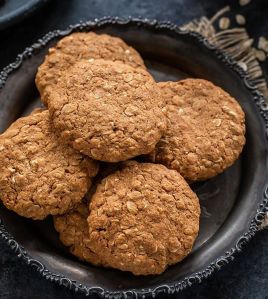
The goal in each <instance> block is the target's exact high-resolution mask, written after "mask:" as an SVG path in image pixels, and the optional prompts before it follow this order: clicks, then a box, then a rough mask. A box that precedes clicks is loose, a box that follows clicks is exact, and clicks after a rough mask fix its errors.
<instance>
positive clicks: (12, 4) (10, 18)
mask: <svg viewBox="0 0 268 299" xmlns="http://www.w3.org/2000/svg"><path fill="white" fill-rule="evenodd" d="M47 1H48V0H8V1H5V0H1V1H0V29H4V28H7V27H8V26H11V25H13V24H15V23H18V22H19V21H21V20H22V19H24V18H26V17H27V16H29V15H31V14H32V13H34V12H35V11H36V10H37V9H39V8H41V7H42V6H43V5H44V4H45V3H46V2H47Z"/></svg>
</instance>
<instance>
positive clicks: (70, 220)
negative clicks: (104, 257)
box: [53, 202, 103, 266]
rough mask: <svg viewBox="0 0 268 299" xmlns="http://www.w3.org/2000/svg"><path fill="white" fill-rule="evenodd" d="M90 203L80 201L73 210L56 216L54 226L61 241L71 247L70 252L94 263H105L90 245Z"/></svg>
mask: <svg viewBox="0 0 268 299" xmlns="http://www.w3.org/2000/svg"><path fill="white" fill-rule="evenodd" d="M88 215H89V209H88V203H87V202H82V203H80V204H79V205H78V206H77V207H76V208H75V209H74V210H73V211H70V212H69V213H67V214H64V215H59V216H54V217H53V221H54V227H55V229H56V231H57V232H58V233H59V236H60V240H61V242H62V243H63V244H64V245H65V246H67V247H69V250H70V252H71V253H72V254H73V255H75V256H76V257H78V258H79V259H80V260H83V261H86V262H89V263H91V264H93V265H96V266H97V265H101V264H103V263H102V262H101V260H100V259H99V258H98V255H97V254H95V253H94V252H93V251H92V250H91V249H90V248H89V246H88V243H89V238H88V237H89V235H88V230H89V228H88V223H87V218H88Z"/></svg>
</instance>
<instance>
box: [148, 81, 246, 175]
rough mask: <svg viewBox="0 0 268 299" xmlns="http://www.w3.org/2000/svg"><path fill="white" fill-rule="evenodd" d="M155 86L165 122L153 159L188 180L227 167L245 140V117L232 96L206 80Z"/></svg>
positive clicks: (237, 154)
mask: <svg viewBox="0 0 268 299" xmlns="http://www.w3.org/2000/svg"><path fill="white" fill-rule="evenodd" d="M158 85H159V86H160V88H161V89H162V93H163V96H164V97H165V99H166V102H167V104H166V111H167V118H168V126H167V131H166V133H165V134H164V136H163V137H162V138H161V140H160V142H159V143H158V144H157V146H156V149H155V150H154V152H153V155H152V156H154V161H155V162H156V163H162V164H164V165H165V166H167V167H168V168H172V169H175V170H177V171H179V173H180V174H181V175H182V176H183V177H184V178H185V179H187V180H189V181H196V180H205V179H208V178H211V177H213V176H215V175H217V174H219V173H221V172H223V171H224V170H225V169H226V168H227V167H229V166H231V165H232V164H233V163H234V161H235V160H236V159H237V158H238V157H239V155H240V153H241V151H242V149H243V146H244V144H245V116H244V112H243V110H242V109H241V107H240V106H239V104H238V103H237V101H236V100H235V99H234V98H232V97H231V96H230V95H229V94H228V93H227V92H225V91H223V90H222V89H221V88H220V87H218V86H215V85H214V84H212V83H211V82H208V81H206V80H201V79H186V80H182V81H179V82H162V83H158Z"/></svg>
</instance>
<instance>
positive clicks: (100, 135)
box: [0, 32, 245, 275]
mask: <svg viewBox="0 0 268 299" xmlns="http://www.w3.org/2000/svg"><path fill="white" fill-rule="evenodd" d="M36 85H37V88H38V90H39V92H40V95H41V101H42V102H43V104H44V107H45V108H42V109H37V110H34V111H33V112H32V113H31V114H30V115H29V116H27V117H24V118H20V119H18V120H17V121H15V122H14V123H13V124H12V125H11V126H10V127H9V128H8V129H7V130H6V132H4V133H3V134H2V135H1V136H0V197H1V200H2V201H3V203H4V205H5V206H6V207H7V208H8V209H10V210H13V211H14V212H16V213H17V214H19V215H21V216H24V217H28V218H32V219H35V220H42V219H44V218H46V217H47V216H48V215H53V219H54V225H55V228H56V230H57V231H58V233H59V237H60V240H61V241H62V243H63V244H64V245H66V246H67V247H68V248H69V250H70V252H71V253H72V254H73V255H75V256H76V257H78V258H79V259H81V260H84V261H87V262H89V263H91V264H93V265H98V266H103V267H112V268H116V269H120V270H122V271H130V272H132V273H134V274H135V275H149V274H160V273H162V272H163V271H164V270H165V269H166V268H167V266H169V265H172V264H175V263H177V262H179V261H181V260H182V259H183V258H185V257H186V256H187V255H188V254H189V253H190V251H191V249H192V247H193V244H194V241H195V239H196V237H197V234H198V230H199V217H200V206H199V201H198V198H197V196H196V194H195V193H194V192H193V191H192V190H191V188H190V186H189V184H190V183H192V182H194V181H199V180H206V179H209V178H212V177H213V176H216V175H217V174H219V173H221V172H223V171H224V170H225V169H226V168H227V167H229V166H231V165H232V164H233V163H234V161H235V160H236V159H237V158H238V157H239V155H240V153H241V151H242V148H243V146H244V144H245V117H244V113H243V111H242V109H241V107H240V106H239V104H238V103H237V101H236V100H235V99H234V98H232V97H231V96H230V95H229V94H228V93H226V92H225V91H223V90H222V89H221V88H220V87H217V86H215V85H213V84H212V83H211V82H208V81H205V80H201V79H186V80H182V81H178V82H160V83H156V82H155V81H154V79H153V78H152V76H151V75H150V74H149V73H148V71H147V69H146V67H145V65H144V62H143V60H142V58H141V56H140V55H139V54H138V53H137V52H136V50H134V49H133V48H132V47H130V46H128V45H127V44H126V43H125V42H124V41H122V40H121V39H119V38H116V37H112V36H109V35H105V34H102V35H97V34H95V33H93V32H90V33H74V34H71V35H69V36H67V37H65V38H63V39H62V40H60V41H59V42H58V43H57V45H56V46H55V47H54V48H52V49H50V50H49V53H48V54H47V56H46V58H45V61H44V62H43V64H42V65H41V66H40V67H39V69H38V72H37V75H36ZM141 155H143V160H144V159H146V162H145V163H140V162H137V160H138V159H136V157H138V156H141ZM135 159H136V160H135Z"/></svg>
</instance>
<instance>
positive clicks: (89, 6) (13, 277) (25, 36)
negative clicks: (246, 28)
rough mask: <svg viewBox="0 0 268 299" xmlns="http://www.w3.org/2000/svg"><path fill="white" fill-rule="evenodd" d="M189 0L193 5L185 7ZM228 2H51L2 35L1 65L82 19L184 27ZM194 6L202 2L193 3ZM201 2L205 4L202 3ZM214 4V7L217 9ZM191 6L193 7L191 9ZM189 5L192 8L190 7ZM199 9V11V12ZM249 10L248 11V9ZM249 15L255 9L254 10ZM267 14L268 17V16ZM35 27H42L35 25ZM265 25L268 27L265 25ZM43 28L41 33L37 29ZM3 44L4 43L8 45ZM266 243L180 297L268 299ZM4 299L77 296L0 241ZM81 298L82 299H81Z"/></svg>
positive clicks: (259, 240)
mask: <svg viewBox="0 0 268 299" xmlns="http://www.w3.org/2000/svg"><path fill="white" fill-rule="evenodd" d="M184 2H185V3H186V2H187V5H185V3H184ZM223 2H224V1H218V2H217V3H215V2H214V1H206V2H205V3H206V4H203V5H201V3H200V1H192V0H191V1H142V2H141V1H113V2H112V1H68V3H67V1H66V2H64V6H62V7H60V6H59V2H58V1H54V2H53V4H52V3H51V4H49V5H48V6H47V7H46V9H45V10H44V11H43V12H42V13H40V14H39V15H37V16H35V17H33V18H31V19H30V20H27V21H25V22H24V23H23V24H21V25H19V26H16V27H14V28H12V29H10V30H9V31H5V32H2V33H0V40H1V44H0V57H1V58H0V66H1V67H3V66H5V65H6V64H8V62H10V61H12V60H14V56H15V54H16V53H17V52H20V51H21V50H23V49H24V47H25V46H27V45H29V44H30V43H31V42H33V41H34V40H35V39H36V38H38V37H40V36H41V35H42V34H43V33H46V32H47V31H49V30H51V29H54V28H58V27H61V28H64V27H66V25H68V24H69V23H75V22H77V21H78V20H79V19H83V20H85V19H90V18H94V17H101V16H103V15H107V14H109V15H119V16H128V15H129V14H132V15H133V16H144V17H148V18H157V19H162V20H164V19H168V20H171V21H173V22H176V23H178V24H182V23H184V22H185V21H188V20H190V19H192V18H193V17H198V16H201V15H204V14H208V15H212V14H213V13H214V12H215V11H216V10H217V9H218V8H220V7H222V6H223ZM256 2H258V3H259V4H258V5H262V6H263V7H262V12H261V11H259V12H258V11H257V10H252V9H251V10H250V15H254V14H255V17H256V16H258V22H256V25H258V26H259V27H256V28H255V27H254V26H253V27H254V28H255V29H254V30H253V29H252V27H251V28H250V29H251V30H252V32H253V33H254V34H256V32H261V30H264V31H263V32H265V26H267V22H266V21H265V18H264V17H263V18H262V22H261V21H259V20H260V19H261V16H262V15H264V16H265V11H264V10H265V5H264V2H265V1H257V0H256ZM193 3H196V4H195V5H193ZM197 3H199V4H197ZM212 3H213V5H212ZM188 5H190V6H189V7H191V9H187V7H188ZM186 6H187V7H186ZM193 7H194V9H193ZM243 9H246V8H243ZM266 12H267V10H266ZM248 13H249V11H248ZM266 15H267V14H266ZM33 24H36V26H34V25H33ZM261 26H262V27H261ZM37 27H38V30H37V29H36V28H37ZM2 41H3V42H2ZM265 241H266V242H267V241H268V234H267V232H262V233H259V235H258V236H257V237H256V238H255V239H254V240H253V241H252V242H251V243H250V244H249V245H248V246H247V248H245V249H244V251H243V253H242V254H240V255H239V256H238V257H237V259H236V261H235V262H234V263H232V264H230V265H228V266H227V267H225V268H224V269H223V270H221V271H220V272H219V273H217V274H216V275H214V276H213V277H212V278H210V279H209V280H207V281H205V282H204V283H203V284H201V285H198V286H196V287H192V288H191V289H189V290H186V291H184V292H183V293H181V294H180V296H178V297H179V298H216V299H217V298H230V299H232V298H254V299H255V298H256V299H258V298H265V297H266V296H267V298H268V284H267V282H268V281H267V280H268V279H267V275H266V273H267V270H268V260H267V259H266V254H267V250H266V249H265V244H266V243H265ZM0 246H1V248H2V249H0V253H1V257H0V267H1V271H0V298H62V297H65V298H72V294H71V293H70V292H68V291H66V290H64V289H61V288H60V287H58V286H55V285H53V284H51V283H49V282H47V281H45V280H44V279H43V278H40V277H39V276H38V275H37V274H36V273H35V272H33V271H32V270H31V269H30V268H27V267H26V266H25V265H23V264H21V262H20V261H19V260H18V259H16V258H14V257H13V256H12V254H11V253H10V251H9V250H8V249H7V248H6V246H5V244H3V242H2V241H0ZM77 298H81V296H78V297H77Z"/></svg>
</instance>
